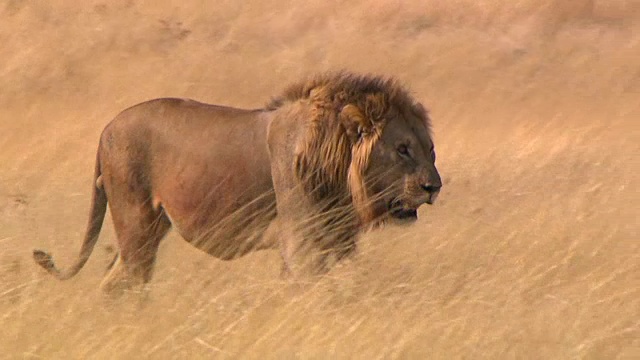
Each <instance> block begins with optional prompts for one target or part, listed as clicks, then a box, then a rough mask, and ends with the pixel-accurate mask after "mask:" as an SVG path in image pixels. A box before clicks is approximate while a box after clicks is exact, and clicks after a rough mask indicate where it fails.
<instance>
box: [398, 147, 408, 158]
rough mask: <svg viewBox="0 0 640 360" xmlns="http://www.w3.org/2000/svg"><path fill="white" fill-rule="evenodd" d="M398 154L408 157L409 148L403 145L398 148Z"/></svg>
mask: <svg viewBox="0 0 640 360" xmlns="http://www.w3.org/2000/svg"><path fill="white" fill-rule="evenodd" d="M398 154H400V155H402V156H409V147H408V146H407V145H405V144H402V145H399V146H398Z"/></svg>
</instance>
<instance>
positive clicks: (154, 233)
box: [101, 202, 171, 295]
mask: <svg viewBox="0 0 640 360" xmlns="http://www.w3.org/2000/svg"><path fill="white" fill-rule="evenodd" d="M123 208H124V209H123ZM112 214H113V215H112V218H113V223H114V227H115V229H116V235H117V243H118V255H117V257H116V259H115V261H114V263H113V266H112V267H111V270H110V271H109V272H108V274H107V275H106V276H105V278H104V280H103V281H102V285H101V289H102V290H103V291H104V292H106V293H110V294H113V295H118V294H120V293H122V292H123V291H124V290H127V289H131V288H133V287H137V286H141V285H144V284H146V283H147V282H149V281H150V280H151V277H152V275H153V266H154V263H155V259H156V254H157V252H158V246H159V245H160V241H161V240H162V238H164V236H165V235H166V234H167V232H168V231H169V229H170V228H171V222H170V221H169V218H168V217H167V215H166V214H165V213H164V211H163V210H162V209H158V210H156V209H154V208H153V207H152V206H151V204H149V203H148V202H147V203H145V204H142V205H139V206H132V205H131V204H126V205H125V206H118V207H117V208H116V207H114V211H112Z"/></svg>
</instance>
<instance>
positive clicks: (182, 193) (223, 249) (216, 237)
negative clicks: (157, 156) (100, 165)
mask: <svg viewBox="0 0 640 360" xmlns="http://www.w3.org/2000/svg"><path fill="white" fill-rule="evenodd" d="M218 155H219V156H214V157H208V158H206V159H202V158H200V159H198V158H193V157H192V158H190V159H185V160H184V161H183V162H182V164H183V165H180V163H178V164H177V165H176V169H175V174H176V175H175V176H172V177H171V178H167V179H166V180H165V181H164V182H163V183H162V184H161V185H160V186H158V187H157V188H155V187H154V190H153V196H154V199H153V201H154V203H156V204H158V205H159V206H162V208H163V209H164V210H165V212H166V213H167V214H168V215H169V217H170V218H171V221H172V223H173V225H174V227H175V228H176V229H177V230H178V232H179V233H180V234H181V236H182V237H183V238H185V240H187V241H189V242H190V243H192V244H193V245H194V246H196V247H197V248H199V249H201V250H203V251H206V252H208V253H209V254H211V255H214V256H216V257H219V258H222V259H231V258H234V257H237V256H241V255H243V254H245V253H247V252H249V251H251V250H253V249H254V248H256V247H260V246H261V245H260V242H261V237H262V233H263V232H264V230H265V229H266V227H267V225H268V224H269V222H270V221H271V220H272V219H273V218H274V217H275V195H274V192H273V184H272V181H271V172H270V165H269V161H268V159H264V158H263V156H264V155H262V154H251V153H249V154H241V155H237V154H236V155H229V154H222V153H221V154H218ZM211 159H213V160H211Z"/></svg>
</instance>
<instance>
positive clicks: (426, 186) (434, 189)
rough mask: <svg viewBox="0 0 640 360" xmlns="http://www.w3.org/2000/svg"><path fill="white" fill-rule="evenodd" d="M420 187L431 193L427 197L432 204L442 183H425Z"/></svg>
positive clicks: (428, 202)
mask: <svg viewBox="0 0 640 360" xmlns="http://www.w3.org/2000/svg"><path fill="white" fill-rule="evenodd" d="M420 187H421V188H422V190H424V191H425V192H427V193H428V194H429V197H428V198H427V204H429V205H431V204H433V203H434V202H435V201H436V198H437V197H438V193H439V192H440V188H441V187H442V185H432V184H424V185H420Z"/></svg>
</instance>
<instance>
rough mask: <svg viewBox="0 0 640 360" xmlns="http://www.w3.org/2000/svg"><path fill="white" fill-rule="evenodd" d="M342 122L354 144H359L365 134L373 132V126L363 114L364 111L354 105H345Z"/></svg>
mask: <svg viewBox="0 0 640 360" xmlns="http://www.w3.org/2000/svg"><path fill="white" fill-rule="evenodd" d="M340 122H341V123H342V126H344V129H345V130H346V132H347V136H348V137H349V139H350V140H351V142H352V143H355V142H357V141H358V140H359V139H360V138H361V137H362V136H363V135H364V134H366V133H368V132H370V131H371V124H370V123H369V122H368V121H367V119H366V118H365V116H364V115H363V114H362V111H360V109H359V108H358V107H357V106H355V105H353V104H348V105H345V106H344V107H343V108H342V111H340Z"/></svg>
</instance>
